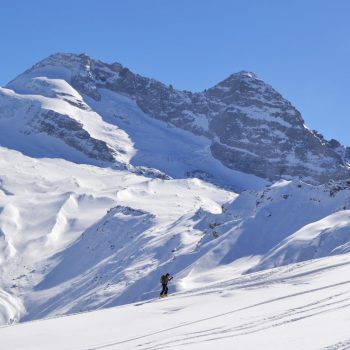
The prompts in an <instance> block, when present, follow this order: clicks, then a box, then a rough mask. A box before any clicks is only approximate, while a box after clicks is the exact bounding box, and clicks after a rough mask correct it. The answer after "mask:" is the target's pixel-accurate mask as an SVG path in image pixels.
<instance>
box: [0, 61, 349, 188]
mask: <svg viewBox="0 0 350 350" xmlns="http://www.w3.org/2000/svg"><path fill="white" fill-rule="evenodd" d="M6 88H7V89H2V90H1V106H2V108H1V115H2V116H3V117H1V118H0V120H3V119H5V120H7V121H8V122H9V123H11V120H9V119H10V116H12V119H16V124H18V123H19V120H18V119H20V121H21V122H22V124H23V125H22V126H21V127H20V129H19V130H20V131H21V132H22V133H25V134H30V135H31V136H32V137H31V138H29V139H27V140H26V141H23V142H26V143H27V144H30V148H32V147H33V145H32V143H33V141H32V139H33V138H34V137H35V135H37V134H38V133H44V134H47V135H50V136H51V137H53V138H55V140H56V143H57V142H58V143H62V142H63V143H64V144H65V145H68V146H69V147H70V148H74V149H75V150H78V151H79V152H82V153H83V154H84V155H85V156H87V157H89V158H90V159H95V160H98V161H104V162H113V160H115V161H117V162H118V163H120V164H124V165H125V164H129V163H131V164H133V165H137V166H146V167H151V168H157V169H159V167H160V161H159V159H154V154H155V153H159V151H158V152H154V151H155V150H154V148H153V147H152V146H150V145H149V142H148V143H146V142H145V137H144V135H145V133H147V134H148V133H150V134H152V136H151V135H150V138H151V137H152V138H154V137H156V138H158V137H159V138H162V137H165V138H167V140H168V139H169V132H167V131H168V130H164V128H165V127H167V128H168V129H169V128H173V127H176V128H178V129H180V130H186V131H188V133H181V132H179V131H180V130H178V133H175V134H176V136H175V137H174V135H173V133H171V132H170V135H171V138H172V139H173V141H172V143H171V147H169V148H168V149H166V150H165V154H166V155H164V156H163V157H164V158H166V159H167V164H165V165H164V166H163V169H161V170H162V171H164V172H166V173H168V175H171V176H174V177H183V176H191V174H195V175H197V176H198V175H200V176H202V177H203V176H204V177H206V178H211V177H212V178H214V179H215V178H217V174H215V170H213V169H214V168H216V167H218V165H217V163H221V164H222V166H221V168H222V170H221V172H226V173H229V169H233V170H235V171H240V172H243V173H248V174H253V175H256V176H258V177H261V178H265V179H269V180H277V179H280V178H285V179H290V178H293V177H298V178H303V179H304V180H306V181H308V182H310V181H313V182H314V183H319V182H325V181H327V180H329V179H342V178H347V177H348V176H349V169H348V153H349V152H348V151H343V152H341V151H340V149H339V147H341V146H340V145H339V147H334V144H333V143H329V142H327V141H325V140H324V139H323V138H322V136H321V135H319V134H317V133H315V132H312V131H310V130H309V129H308V128H307V127H305V125H304V121H303V119H302V117H301V115H300V113H299V112H298V111H297V110H296V109H295V108H294V107H293V106H292V105H291V103H290V102H288V101H287V100H285V99H284V98H283V97H282V96H281V95H280V94H279V93H278V92H276V91H275V90H274V89H273V88H272V87H271V86H269V85H268V84H266V83H264V82H263V81H262V80H260V79H259V78H258V77H257V76H256V75H254V74H253V73H249V72H240V73H236V74H232V75H231V76H230V77H229V78H227V79H226V80H224V81H223V82H221V83H219V84H217V85H216V86H214V87H213V88H210V89H208V90H207V91H204V92H202V93H192V92H189V91H178V90H176V89H174V88H173V87H172V86H165V85H164V84H162V83H160V82H158V81H156V80H154V79H149V78H145V77H142V76H140V75H137V74H134V73H133V72H131V71H130V70H129V69H127V68H125V67H123V66H122V65H120V64H118V63H114V64H106V63H103V62H101V61H96V60H93V59H91V58H90V57H88V56H86V55H84V54H82V55H73V54H55V55H52V56H50V57H48V58H47V59H44V60H43V61H41V62H39V63H38V64H36V65H35V66H33V67H32V68H31V69H29V70H28V71H26V72H24V73H23V74H21V75H20V76H18V77H17V78H16V79H15V80H13V81H12V82H10V83H9V84H8V85H7V87H6ZM14 105H15V106H16V108H15V110H13V106H14ZM7 108H10V110H11V111H10V112H9V111H8V110H7ZM28 109H30V111H28ZM24 111H25V114H26V117H24V115H23V113H24ZM1 115H0V116H1ZM149 118H153V119H155V120H158V121H161V123H155V122H154V123H153V128H152V129H151V127H150V125H149V124H151V123H150V121H149V120H147V119H149ZM145 121H147V123H145ZM140 124H141V125H140ZM145 124H147V126H146V125H145ZM4 127H6V126H4ZM144 128H146V129H147V130H144ZM155 128H157V129H158V130H154V129H155ZM159 129H163V130H159ZM11 132H12V130H11ZM6 133H8V131H7V130H6ZM194 135H196V136H197V137H194ZM8 142H9V141H8ZM145 143H146V144H145ZM168 143H169V141H168V142H165V143H163V145H164V144H168ZM2 145H4V146H7V145H8V143H4V142H2ZM12 146H13V145H12ZM38 147H39V148H42V147H43V145H41V144H40V145H38ZM23 148H25V149H27V148H28V146H27V145H26V146H22V148H21V149H20V150H21V151H23ZM62 148H63V147H62V145H61V147H59V149H60V150H61V153H64V151H63V150H62ZM189 148H190V149H189ZM193 148H194V149H193ZM16 149H18V147H17V148H16ZM174 149H175V150H176V151H174ZM344 149H345V148H344ZM193 151H195V152H196V153H195V154H196V155H197V157H196V158H199V159H198V160H197V162H196V164H193V162H192V159H191V161H188V160H187V159H186V161H187V162H186V163H189V164H186V166H185V168H184V165H183V163H184V161H183V160H182V159H181V160H180V159H179V157H180V156H179V155H177V153H179V154H180V155H181V157H185V158H186V157H187V156H188V154H193V153H194V152H193ZM27 152H30V151H29V150H28V151H27ZM42 153H43V152H42ZM52 153H54V156H57V151H56V152H53V151H52V150H45V153H44V154H42V155H43V156H52ZM192 158H193V157H192ZM162 160H163V162H164V159H162ZM84 161H85V162H86V160H84ZM208 161H209V162H208ZM90 162H91V161H90ZM174 163H176V164H174ZM203 164H206V165H203ZM208 164H210V165H208ZM170 167H173V169H172V171H170V169H169V168H170ZM175 169H176V170H175ZM213 172H214V174H213ZM228 176H229V175H228ZM219 177H220V178H222V176H219ZM214 181H215V180H214ZM216 181H218V180H216ZM226 182H229V180H227V179H226ZM231 182H232V181H231Z"/></svg>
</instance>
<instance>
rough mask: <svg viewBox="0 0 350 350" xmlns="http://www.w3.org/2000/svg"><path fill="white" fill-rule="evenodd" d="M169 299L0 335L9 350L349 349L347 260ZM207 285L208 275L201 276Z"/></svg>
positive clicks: (224, 276)
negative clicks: (206, 277) (206, 278)
mask: <svg viewBox="0 0 350 350" xmlns="http://www.w3.org/2000/svg"><path fill="white" fill-rule="evenodd" d="M216 275H217V279H218V280H220V279H221V280H222V281H221V282H219V283H218V282H216V283H208V282H207V284H206V287H204V288H200V289H195V290H192V291H186V292H181V293H176V294H172V295H171V296H170V297H168V298H167V299H158V300H157V299H153V300H150V301H147V302H141V303H135V304H129V305H124V306H120V307H116V308H110V309H106V310H100V311H95V312H91V313H83V314H77V315H73V316H69V317H59V318H53V319H49V320H41V321H37V322H27V323H23V324H19V325H15V326H8V327H3V328H0V338H1V344H2V346H3V347H4V348H5V349H11V350H20V349H23V350H31V349H33V350H34V349H35V350H41V349H42V350H54V349H57V350H62V349H71V350H78V349H79V350H85V349H86V350H87V349H89V350H100V349H101V350H102V349H111V350H113V349H115V350H117V349H123V350H126V349H144V350H146V349H147V350H151V349H154V350H155V349H157V350H159V349H193V350H196V349H200V350H203V349H213V348H217V349H233V348H234V349H252V350H255V349H271V350H273V349H283V350H287V349H300V350H303V349H305V350H321V349H322V350H330V349H333V350H340V349H343V350H344V349H349V348H350V334H349V308H350V281H349V280H348V276H349V275H350V256H349V254H346V255H342V256H336V257H327V258H323V259H318V260H313V261H309V262H304V263H298V264H294V265H289V266H286V267H282V268H277V269H272V270H266V271H263V272H258V273H253V274H250V275H246V276H243V277H239V278H233V279H227V278H229V276H228V275H227V273H226V271H222V270H220V269H219V270H217V271H216ZM203 279H205V276H203Z"/></svg>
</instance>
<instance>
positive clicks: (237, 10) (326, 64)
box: [0, 0, 350, 145]
mask: <svg viewBox="0 0 350 350" xmlns="http://www.w3.org/2000/svg"><path fill="white" fill-rule="evenodd" d="M0 5H1V9H0V23H1V33H2V35H1V46H0V47H1V54H0V85H4V84H6V82H8V81H9V80H11V79H13V78H14V77H15V76H16V75H18V74H19V73H21V72H22V71H24V70H25V69H27V68H29V67H30V66H31V65H33V64H34V63H36V62H37V61H39V60H41V59H42V58H44V57H46V56H48V55H49V54H51V53H54V52H59V51H62V52H76V53H81V52H85V53H87V54H88V55H90V56H92V57H94V58H97V59H100V60H102V61H106V62H120V63H122V64H123V65H125V66H127V67H129V68H130V69H131V70H133V71H135V72H137V73H139V74H142V75H145V76H149V77H153V78H156V79H159V80H161V81H162V82H164V83H168V84H170V83H171V84H173V86H174V87H176V88H179V89H186V90H192V91H200V90H203V89H205V88H208V87H211V86H212V85H214V84H216V83H217V82H219V81H221V80H223V79H224V78H226V77H227V76H228V75H230V74H231V73H233V72H237V71H240V70H250V71H253V72H255V73H256V74H258V75H259V76H260V77H261V78H262V79H264V80H265V81H266V82H268V83H270V84H271V85H272V86H273V87H274V88H275V89H277V90H278V91H279V92H281V93H282V94H283V95H284V96H285V97H286V98H287V99H289V100H290V101H291V102H292V103H293V104H294V105H295V106H296V107H297V108H298V109H299V110H300V111H301V113H302V115H303V117H304V119H305V121H306V124H307V125H308V126H309V127H310V128H312V129H317V130H318V131H320V132H321V133H322V134H324V135H325V136H326V137H327V138H337V139H338V140H340V141H341V142H343V143H344V144H346V145H350V110H349V104H350V88H349V83H350V1H349V0H241V1H236V0H172V1H170V0H59V1H58V0H31V1H27V0H9V1H7V0H0Z"/></svg>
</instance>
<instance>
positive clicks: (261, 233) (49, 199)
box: [0, 148, 350, 323]
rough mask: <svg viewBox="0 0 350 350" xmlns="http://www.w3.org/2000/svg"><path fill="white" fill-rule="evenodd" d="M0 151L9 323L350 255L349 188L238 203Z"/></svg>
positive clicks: (301, 190) (280, 190) (182, 183)
mask: <svg viewBox="0 0 350 350" xmlns="http://www.w3.org/2000/svg"><path fill="white" fill-rule="evenodd" d="M0 152H1V158H0V159H1V169H2V176H1V192H0V194H1V195H0V206H1V208H2V209H1V213H0V229H1V233H2V242H3V243H2V250H1V254H0V257H1V261H2V263H1V280H0V282H1V289H2V290H3V295H4V296H5V297H3V298H2V299H1V304H2V305H3V306H2V310H5V311H3V312H2V318H3V319H2V322H3V323H11V322H13V320H15V321H18V320H22V321H28V320H32V319H38V318H43V317H51V316H55V315H65V314H70V313H76V312H82V311H88V310H94V309H96V308H102V307H111V306H115V305H121V304H125V303H130V302H134V301H137V300H147V299H150V298H153V297H155V296H156V295H157V293H158V284H159V275H160V274H162V273H163V272H164V271H170V272H171V273H172V274H175V275H176V277H177V278H176V282H175V284H174V289H175V290H178V291H185V290H189V289H192V288H194V287H196V288H200V287H203V285H205V284H206V283H207V282H208V278H209V276H211V277H210V278H211V279H212V281H215V280H216V278H215V271H216V269H224V270H226V272H227V273H229V274H230V275H231V276H237V277H238V276H240V275H242V274H244V273H247V272H249V271H256V270H261V269H265V268H269V267H274V266H280V265H284V264H288V263H293V262H298V261H303V260H307V259H312V258H316V257H320V256H328V255H332V254H339V253H346V252H349V242H350V236H349V235H348V230H349V228H350V215H349V209H350V207H349V203H350V190H349V184H348V183H347V182H339V183H330V184H327V185H320V186H312V185H308V184H305V183H303V182H300V181H281V182H279V183H276V184H274V185H273V186H270V187H266V188H265V189H264V190H262V191H259V192H255V191H246V192H243V193H241V194H240V195H237V194H235V193H233V192H229V191H227V190H223V189H220V188H218V187H215V186H213V185H211V184H208V183H206V182H204V181H202V180H199V179H182V180H180V179H179V180H171V179H159V178H152V177H144V176H141V175H137V174H135V173H133V172H129V171H127V170H124V171H122V170H118V169H112V168H100V167H96V166H92V165H82V164H75V163H72V162H67V161H64V160H55V159H33V158H30V157H26V156H23V155H22V154H20V153H18V152H15V151H11V150H7V149H3V148H2V149H0ZM310 227H311V228H310ZM319 237H324V238H322V239H319ZM301 238H303V240H302V244H300V243H299V242H300V240H301ZM320 242H322V243H320ZM295 244H297V245H296V246H295ZM309 247H312V248H311V249H310V248H309ZM315 247H316V248H315ZM320 247H321V248H320ZM304 250H305V251H306V252H307V254H306V253H304ZM210 271H212V272H210ZM204 275H205V276H206V277H205V278H202V276H204Z"/></svg>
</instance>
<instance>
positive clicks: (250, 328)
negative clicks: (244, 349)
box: [86, 264, 350, 350]
mask: <svg viewBox="0 0 350 350" xmlns="http://www.w3.org/2000/svg"><path fill="white" fill-rule="evenodd" d="M339 265H342V264H339ZM342 285H349V286H350V281H348V282H341V283H336V284H332V285H328V286H324V287H320V288H315V289H309V290H306V291H303V292H298V293H293V294H289V295H286V296H282V297H279V298H274V299H271V300H267V301H264V302H261V303H257V304H253V305H250V306H247V307H243V308H240V309H235V310H231V311H228V312H225V313H221V314H218V315H214V316H211V317H207V318H203V319H199V320H196V321H192V322H188V323H184V324H180V325H178V326H175V327H170V328H166V329H163V330H160V331H157V332H152V333H149V334H145V335H142V336H138V337H135V338H131V339H126V340H122V341H118V342H115V343H109V344H104V345H98V346H94V347H89V348H86V350H100V349H107V348H113V349H114V348H115V349H117V348H118V347H116V346H119V345H122V344H126V343H130V342H135V341H138V340H140V339H144V338H147V337H151V336H155V335H158V334H161V333H165V332H170V331H172V330H175V329H179V328H184V327H189V326H192V325H194V324H198V323H202V322H206V321H209V320H213V319H216V318H221V317H225V316H229V315H232V314H236V313H239V312H242V311H245V310H248V309H252V308H256V307H259V306H262V305H266V304H270V303H274V302H278V301H282V300H286V299H289V298H294V297H297V296H302V295H305V294H309V293H314V292H318V291H322V290H325V289H331V288H335V287H339V286H342ZM346 294H350V288H349V290H347V291H345V292H342V293H337V294H335V295H333V296H330V297H327V298H323V299H320V300H318V301H316V302H313V303H310V304H307V305H303V306H300V307H297V308H291V309H289V310H288V311H287V312H283V313H280V314H278V315H273V316H269V317H262V318H260V319H258V320H257V321H253V322H247V323H244V324H242V325H240V326H237V327H234V328H227V329H220V328H217V330H215V329H209V330H208V331H201V332H195V333H191V332H190V333H188V334H187V335H186V336H185V337H182V336H181V337H179V338H176V337H175V338H171V339H170V340H169V341H167V342H159V343H157V344H153V343H154V342H153V341H150V342H148V343H138V344H135V347H137V348H138V349H143V350H158V349H159V350H160V349H167V348H175V347H174V344H175V345H176V346H185V345H190V344H195V343H198V341H195V340H200V341H205V342H209V341H215V340H219V339H225V338H234V337H238V336H242V335H247V334H251V333H256V332H261V331H263V330H266V329H268V328H272V327H279V326H282V325H285V324H286V323H289V322H297V321H299V320H302V319H305V318H309V317H314V316H317V315H320V314H323V313H328V312H334V311H335V310H338V309H345V308H346V309H348V308H350V297H347V298H343V299H340V300H335V301H332V302H329V301H330V300H333V299H337V298H339V297H341V296H343V295H346ZM334 306H336V307H334ZM228 322H229V321H228ZM196 333H202V334H200V335H198V334H196ZM193 334H195V335H193ZM203 338H204V339H203ZM207 338H208V339H207ZM190 340H193V341H190ZM169 342H171V343H172V344H173V345H169V344H168V343H169ZM150 344H152V345H151V346H149V345H150ZM145 346H146V347H145Z"/></svg>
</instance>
